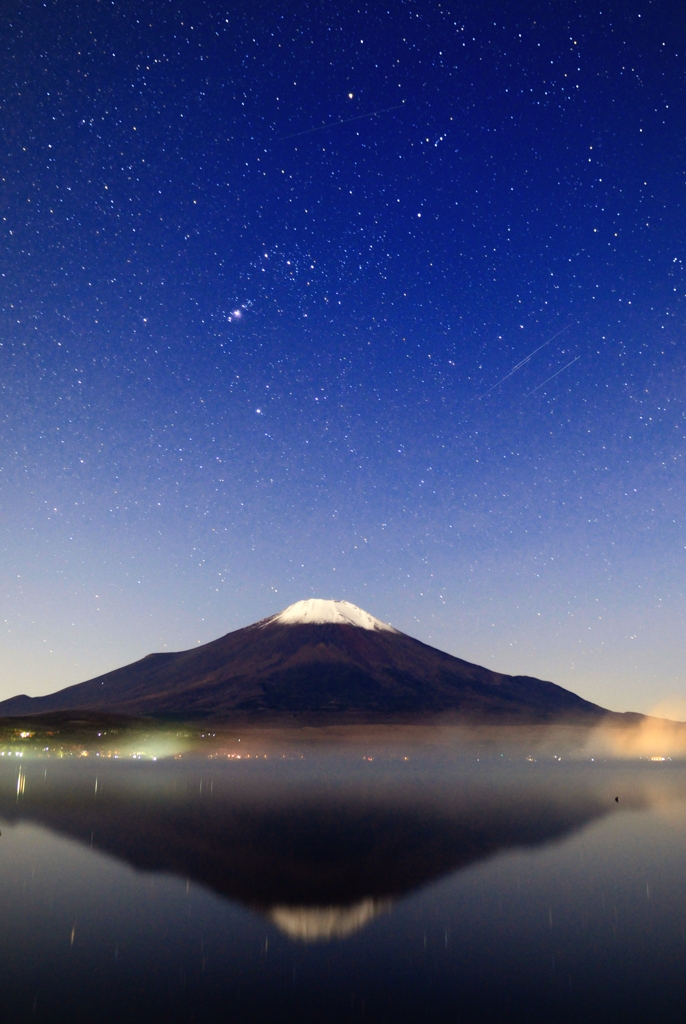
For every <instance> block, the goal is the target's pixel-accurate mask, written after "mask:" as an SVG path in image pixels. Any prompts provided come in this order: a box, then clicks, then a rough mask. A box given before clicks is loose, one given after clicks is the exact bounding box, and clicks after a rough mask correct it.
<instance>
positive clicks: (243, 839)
mask: <svg viewBox="0 0 686 1024" xmlns="http://www.w3.org/2000/svg"><path fill="white" fill-rule="evenodd" d="M235 746H236V749H240V748H238V746H237V744H236V745H235ZM496 746H497V744H496ZM303 749H304V752H298V750H297V749H288V750H285V751H282V752H279V751H278V750H274V749H271V748H270V749H269V751H268V753H267V755H266V756H265V754H264V752H263V751H262V749H261V748H259V749H258V748H257V747H256V748H254V749H253V750H252V755H251V757H248V756H247V754H248V753H249V752H250V750H249V744H248V745H244V746H243V749H242V754H241V757H240V758H239V757H238V755H237V754H236V753H235V751H234V752H233V753H232V754H229V753H227V752H226V750H223V751H222V752H214V753H209V754H208V753H204V754H203V755H202V756H200V755H196V756H188V755H184V756H183V757H181V758H178V757H177V758H174V757H169V758H160V759H158V760H157V761H152V760H138V759H137V758H133V757H131V756H128V757H127V758H124V757H120V758H119V759H114V758H111V757H110V758H107V757H105V756H98V757H93V756H91V757H61V758H60V757H47V756H46V757H45V758H41V757H33V758H32V759H28V758H19V757H18V756H16V755H15V756H11V755H8V756H6V757H5V756H4V755H3V757H2V759H0V762H1V763H0V831H1V833H2V835H1V836H0V906H1V908H2V913H1V915H0V944H1V950H2V955H1V956H0V992H1V993H2V1006H3V1019H6V1020H19V1021H24V1020H30V1021H46V1022H48V1021H49V1022H55V1021H63V1020H64V1021H93V1020H98V1021H127V1022H128V1021H145V1022H150V1021H157V1020H160V1021H179V1022H180V1021H183V1022H187V1021H214V1020H217V1021H233V1022H244V1021H245V1022H255V1024H257V1022H263V1024H264V1022H272V1021H274V1022H276V1021H283V1022H290V1021H293V1022H295V1021H298V1022H308V1021H317V1022H332V1024H333V1022H336V1024H338V1022H357V1021H370V1022H375V1024H376V1022H379V1024H382V1022H388V1024H390V1022H396V1021H450V1022H456V1024H457V1022H462V1024H471V1022H475V1024H476V1022H491V1021H493V1022H495V1021H498V1022H500V1021H503V1022H509V1021H515V1022H519V1021H526V1022H532V1024H533V1022H552V1021H555V1022H558V1021H570V1022H571V1021H575V1022H576V1021H579V1022H580V1021H584V1022H589V1021H591V1022H592V1021H617V1022H620V1021H622V1022H624V1021H632V1020H638V1021H648V1020H661V1021H677V1020H678V1021H683V1020H684V1019H686V764H684V762H682V761H677V760H674V761H670V760H668V759H666V760H663V761H649V760H645V759H644V760H639V759H635V760H627V761H617V760H614V761H613V760H604V759H602V758H596V759H595V760H591V759H590V758H589V757H585V758H581V757H580V758H577V759H576V760H575V759H569V758H567V757H564V756H563V757H562V759H561V760H560V759H559V757H560V755H555V754H552V753H550V752H546V753H544V754H539V755H536V756H533V755H525V754H524V753H522V752H521V751H512V750H508V751H506V752H505V753H503V754H501V753H499V752H498V750H497V749H495V748H494V746H493V745H491V746H490V747H488V748H486V749H482V750H480V749H478V748H476V747H469V748H460V749H455V750H449V749H442V750H440V751H437V750H425V749H422V748H421V747H416V746H415V747H412V746H407V747H406V748H405V747H403V745H402V743H400V744H399V745H397V746H395V747H393V746H392V745H386V746H382V747H379V746H378V745H377V746H376V747H374V748H373V750H372V747H371V746H370V753H364V752H362V753H361V752H360V751H361V750H364V748H363V747H351V748H347V747H335V748H327V747H318V748H316V749H310V748H303ZM405 749H406V750H407V752H406V753H404V752H403V751H404V750H405ZM527 758H528V759H527ZM616 798H619V799H618V800H617V799H616Z"/></svg>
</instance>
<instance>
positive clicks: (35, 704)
mask: <svg viewBox="0 0 686 1024" xmlns="http://www.w3.org/2000/svg"><path fill="white" fill-rule="evenodd" d="M73 709H84V710H85V709H87V710H89V711H91V712H103V713H105V712H107V713H117V714H124V715H149V716H167V717H177V718H203V719H213V720H240V721H247V720H250V721H256V722H257V721H259V722H263V723H266V722H282V721H283V722H285V721H299V722H308V723H325V722H333V721H336V722H341V721H345V722H369V721H414V720H416V719H417V718H429V717H434V716H436V715H441V716H443V717H448V718H451V719H453V720H469V721H473V720H481V721H498V722H552V721H556V722H557V721H560V720H565V721H576V722H587V723H589V724H590V723H591V722H592V721H594V720H598V719H599V718H601V717H603V716H606V715H610V714H611V713H610V712H608V711H605V709H603V708H601V707H599V706H598V705H596V704H591V703H590V702H589V701H586V700H583V699H582V698H581V697H578V696H577V695H576V694H574V693H572V692H570V691H569V690H565V689H563V688H562V687H561V686H557V685H556V684H555V683H549V682H544V681H542V680H540V679H534V678H532V677H530V676H509V675H504V674H502V673H499V672H492V671H490V670H489V669H487V668H481V667H480V666H478V665H471V664H470V663H469V662H467V661H462V660H461V659H460V658H455V657H453V656H452V655H450V654H446V653H444V652H443V651H439V650H437V649H436V648H434V647H429V646H428V645H427V644H423V643H421V642H420V641H419V640H415V639H413V638H412V637H410V636H407V635H406V634H405V633H401V632H399V630H397V629H394V628H393V627H392V626H389V625H387V624H386V623H385V622H381V621H379V619H375V618H374V617H373V616H372V615H370V614H369V613H368V612H365V611H363V610H362V609H361V608H357V607H356V606H355V605H353V604H350V603H349V602H347V601H323V600H314V599H313V600H308V601H298V602H297V603H296V604H293V605H291V606H290V607H289V608H286V609H285V610H284V611H282V612H280V613H279V614H278V615H273V616H271V617H270V618H268V619H263V620H262V621H260V622H256V623H254V624H253V625H251V626H246V627H245V628H243V629H237V630H235V631H234V632H232V633H227V634H226V636H223V637H220V638H219V639H218V640H213V641H212V642H211V643H208V644H205V645H204V646H203V647H197V648H193V649H192V650H190V651H180V652H178V653H175V654H171V653H168V654H149V655H148V656H147V657H145V658H142V659H141V660H140V661H136V662H134V663H133V664H131V665H126V666H125V667H124V668H119V669H115V670H114V671H113V672H108V673H106V674H105V675H102V676H98V677H97V678H95V679H90V680H88V681H87V682H84V683H78V684H76V685H75V686H69V687H67V688H66V689H64V690H59V691H57V692H56V693H53V694H50V695H48V696H45V697H27V696H25V695H21V696H17V697H12V698H10V699H9V700H5V701H2V702H0V716H3V717H11V716H17V715H27V714H37V713H42V712H55V711H65V710H73Z"/></svg>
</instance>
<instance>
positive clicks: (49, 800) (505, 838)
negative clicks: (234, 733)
mask: <svg viewBox="0 0 686 1024" xmlns="http://www.w3.org/2000/svg"><path fill="white" fill-rule="evenodd" d="M496 767H497V770H494V769H493V768H492V767H491V766H490V765H489V764H488V763H486V762H483V761H476V759H475V758H470V759H463V760H459V759H457V760H453V761H450V762H441V761H440V760H438V761H433V762H422V761H421V759H416V760H415V761H412V762H409V763H408V762H402V761H401V762H398V761H388V762H386V763H384V762H379V761H378V760H377V761H376V762H375V764H374V765H373V766H372V765H369V764H366V763H364V764H361V763H360V762H359V761H357V760H356V761H355V762H354V763H351V762H349V761H345V760H341V759H340V758H339V759H336V758H332V759H327V758H326V757H325V756H320V757H318V758H315V759H311V760H307V761H296V762H288V761H278V762H274V761H264V762H253V763H247V762H241V763H237V762H232V763H230V764H223V765H221V766H215V765H210V766H209V767H208V765H207V764H206V763H205V764H203V763H202V762H194V763H193V762H192V763H186V764H181V763H178V762H177V763H174V762H172V763H166V764H161V763H157V764H126V763H117V764H112V763H111V762H110V763H102V762H100V763H99V764H98V765H97V767H94V766H93V765H92V762H91V763H90V764H88V765H85V764H84V763H83V762H81V763H77V764H73V763H72V764H69V763H58V762H54V761H53V762H48V763H44V762H40V761H38V762H32V763H28V764H26V765H25V766H24V768H23V769H22V771H23V780H24V781H23V787H22V789H21V792H20V793H19V792H18V790H17V786H16V771H14V772H11V771H9V770H8V769H9V766H4V765H3V772H2V776H0V817H1V818H2V819H4V821H5V822H8V823H13V822H19V821H28V822H32V823H35V824H38V825H40V826H42V827H44V828H46V829H49V830H51V831H52V832H55V833H59V834H61V835H63V836H68V837H70V838H72V839H76V840H79V841H80V842H82V843H84V844H86V845H88V846H89V847H93V848H94V849H96V850H99V851H101V852H104V853H107V854H109V855H112V856H114V857H116V858H119V859H120V860H122V861H124V862H126V863H127V864H129V865H131V866H133V867H134V868H136V869H139V870H143V871H149V872H165V873H171V874H174V875H177V876H180V877H181V878H183V879H188V880H190V881H193V882H196V883H199V884H200V885H202V886H204V887H206V888H209V889H210V890H213V891H214V892H215V893H218V894H220V895H221V896H223V897H228V898H230V899H232V900H235V901H239V902H240V903H242V904H244V905H246V906H248V907H249V908H251V909H252V910H255V911H258V912H260V913H262V914H264V915H265V916H266V917H268V919H269V920H270V921H271V922H272V923H273V924H274V925H276V926H277V927H278V928H279V929H280V930H281V931H282V932H284V933H285V934H287V935H288V936H289V937H290V938H292V939H294V940H298V941H305V942H317V941H329V940H333V939H343V938H345V937H347V936H349V935H352V934H353V933H354V932H356V931H358V930H359V929H361V928H363V927H364V926H365V925H366V924H367V923H368V922H369V921H371V920H372V919H373V918H374V917H375V916H376V915H378V914H380V913H384V912H387V911H388V909H389V907H390V905H391V903H392V902H393V901H397V900H398V899H400V898H401V897H403V896H405V895H406V894H409V893H411V892H412V891H413V890H416V889H418V888H419V887H421V886H425V885H426V884H427V883H430V882H432V881H434V880H437V879H439V878H440V877H442V876H445V875H448V874H450V873H452V872H454V871H457V870H458V869H460V868H464V867H466V866H467V865H470V864H474V863H475V862H478V861H481V860H483V859H484V858H487V857H489V856H492V855H494V854H496V853H498V852H500V851H505V850H508V849H512V848H515V847H522V848H523V847H535V846H538V845H541V844H545V843H549V842H552V841H554V840H560V839H562V838H564V837H565V836H567V835H569V834H571V833H573V832H575V831H576V830H578V829H581V828H582V827H583V826H585V825H586V824H588V823H589V822H591V821H593V820H594V819H598V818H600V817H602V816H604V815H608V814H612V813H617V812H618V810H619V809H620V805H618V803H617V802H616V801H615V796H616V795H617V794H616V792H615V789H616V788H617V783H616V782H614V781H613V780H612V778H611V777H608V775H607V773H605V774H603V773H602V772H601V771H599V770H598V771H595V772H594V771H593V770H592V769H591V768H590V767H589V766H588V765H580V766H577V767H576V768H571V769H568V770H567V771H565V772H564V773H563V772H562V770H560V772H559V777H558V778H555V779H553V780H551V776H550V768H546V769H543V768H542V767H541V766H539V765H536V764H529V763H525V762H524V761H523V760H522V761H521V762H518V763H511V764H508V765H505V764H504V763H503V762H502V761H501V762H500V763H499V764H498V765H497V766H496ZM621 799H622V802H621V809H626V807H627V806H632V807H642V806H646V805H647V803H649V802H650V799H651V797H650V794H649V793H648V791H646V790H645V788H642V787H636V786H635V785H634V786H632V787H631V792H629V793H627V794H622V798H621Z"/></svg>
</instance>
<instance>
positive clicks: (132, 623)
mask: <svg viewBox="0 0 686 1024" xmlns="http://www.w3.org/2000/svg"><path fill="white" fill-rule="evenodd" d="M4 14H5V17H4V28H3V34H2V41H1V42H0V48H1V49H2V60H0V80H1V83H2V90H1V95H2V106H1V108H0V152H1V153H2V162H1V166H2V172H1V179H2V180H1V181H0V185H1V187H2V215H1V219H0V239H1V241H0V246H1V250H0V251H1V254H2V255H1V260H0V262H1V264H2V266H1V275H2V276H0V297H1V298H0V318H1V320H0V371H1V381H0V402H1V416H2V418H1V420H0V529H1V532H0V549H1V553H0V567H1V574H2V575H1V584H2V587H1V593H2V609H1V612H2V614H1V615H0V624H1V625H2V634H1V635H2V645H1V652H0V655H1V656H0V697H7V696H10V695H12V694H15V693H18V692H26V693H30V694H41V693H46V692H50V691H52V690H54V689H56V688H58V687H61V686H64V685H68V684H70V683H73V682H78V681H80V680H82V679H86V678H88V677H90V676H93V675H95V674H97V673H101V672H104V671H106V670H107V669H110V668H114V667H116V666H118V665H121V664H124V663H126V662H129V661H132V660H134V659H136V658H138V657H140V656H142V655H144V654H146V653H148V652H150V651H153V650H164V649H167V650H173V649H182V648H186V647H189V646H193V645H196V644H197V643H202V642H205V641H208V640H211V639H213V638H215V637H216V636H218V635H221V634H222V633H225V632H227V631H229V630H231V629H235V628H237V627H239V626H243V625H246V624H248V623H249V622H252V621H254V620H256V619H258V618H262V617H263V616H266V615H269V614H271V613H273V612H275V611H277V610H279V609H280V608H283V607H284V606H286V605H288V604H290V603H291V602H293V601H296V600H299V599H301V598H303V597H309V596H318V597H345V598H347V599H348V600H351V601H353V602H355V603H356V604H359V605H361V606H363V607H365V608H367V609H368V610H369V611H370V612H372V614H374V615H376V616H378V617H380V618H382V619H385V620H387V621H391V622H392V623H393V624H394V625H396V626H398V627H399V628H401V629H403V630H405V631H407V632H408V633H411V634H412V635H414V636H416V637H419V638H420V639H422V640H424V641H427V642H429V643H432V644H435V645H436V646H438V647H442V648H444V649H445V650H448V651H450V652H451V653H454V654H457V655H459V656H461V657H463V658H466V659H468V660H470V661H476V662H479V663H481V664H484V665H488V666H489V667H492V668H495V669H498V670H501V671H505V672H513V673H527V674H532V675H538V676H541V677H544V678H549V679H553V680H555V681H556V682H559V683H561V684H562V685H564V686H568V687H570V688H571V689H574V690H576V691H577V692H578V693H581V694H582V695H583V696H585V697H588V698H590V699H592V700H595V701H598V702H599V703H602V704H604V705H607V706H609V707H612V708H615V709H618V710H624V709H627V708H633V709H636V710H648V709H649V708H651V707H653V706H654V705H655V704H656V703H657V702H658V701H660V700H662V699H664V698H665V697H668V696H670V695H674V694H677V695H679V694H681V695H683V696H684V697H686V673H685V672H684V639H683V638H684V635H685V634H686V628H685V627H686V623H685V616H684V612H685V611H686V602H685V599H684V580H685V578H686V529H685V524H684V508H685V507H686V503H685V499H686V486H685V483H684V444H685V435H686V415H685V414H686V405H685V403H684V383H685V373H684V363H685V359H684V355H685V346H686V342H685V338H684V297H685V291H686V280H685V278H684V262H683V261H684V259H685V258H686V251H685V247H686V242H685V239H686V230H685V229H686V218H685V216H684V200H685V198H686V133H685V131H684V129H685V127H686V125H685V121H686V87H685V82H684V67H685V66H686V33H685V31H684V19H683V16H682V15H683V9H682V7H681V5H680V4H679V3H677V2H652V3H651V2H645V0H639V2H636V3H633V2H632V3H627V2H626V0H621V2H612V3H607V4H606V3H602V2H600V3H587V2H565V0H561V2H554V3H528V2H523V3H518V4H512V3H505V2H497V3H493V2H480V3H478V4H477V3H461V4H451V3H449V2H445V0H442V2H441V3H438V2H434V0H422V2H420V3H419V2H402V0H394V2H392V3H387V4H382V3H368V4H366V5H360V6H359V7H356V6H355V5H351V4H348V3H335V2H331V3H321V2H314V0H313V2H302V0H299V2H297V3H295V2H286V0H284V2H273V0H270V2H264V0H257V2H255V0H251V3H249V4H248V3H242V2H238V3H233V4H231V5H226V6H224V7H222V6H220V5H218V4H216V3H209V2H197V0H196V2H194V3H167V2H155V3H152V4H147V5H144V4H142V3H136V2H117V3H105V2H99V3H94V2H92V0H82V2H67V3H59V4H58V3H56V2H47V3H45V4H44V3H42V2H40V3H39V2H37V0H29V2H23V3H18V2H16V0H12V2H11V3H9V4H6V5H5V7H4ZM377 111H378V112H379V113H376V112H377ZM368 115H371V116H368ZM560 332H561V333H560ZM536 350H538V351H536ZM532 353H533V354H532ZM530 354H532V355H531V358H530V359H528V360H527V357H528V356H529V355H530ZM524 360H527V361H524ZM522 361H524V362H522ZM519 364H521V365H519ZM516 366H519V368H518V369H516V371H515V372H514V373H511V371H512V370H513V368H514V367H516ZM508 374H510V376H507V377H506V375H508ZM503 378H506V379H503ZM551 378H552V379H551ZM499 382H500V383H499Z"/></svg>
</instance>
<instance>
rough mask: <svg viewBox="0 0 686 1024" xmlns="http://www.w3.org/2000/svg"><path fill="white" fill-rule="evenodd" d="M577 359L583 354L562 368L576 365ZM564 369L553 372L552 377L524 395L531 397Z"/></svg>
mask: <svg viewBox="0 0 686 1024" xmlns="http://www.w3.org/2000/svg"><path fill="white" fill-rule="evenodd" d="M577 359H581V356H577V357H576V359H572V361H571V363H567V365H566V366H563V367H562V370H568V369H569V367H570V366H573V365H574V363H575V362H576V360H577ZM562 370H558V371H557V372H556V373H554V374H553V376H552V377H548V379H547V380H544V381H543V383H542V384H539V385H538V386H537V387H535V388H534V389H533V391H527V393H526V394H525V395H524V397H525V398H528V397H529V395H533V393H534V391H538V389H539V388H542V387H545V385H546V384H549V383H550V381H551V380H552V379H553V378H554V377H557V376H558V374H560V373H562Z"/></svg>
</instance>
